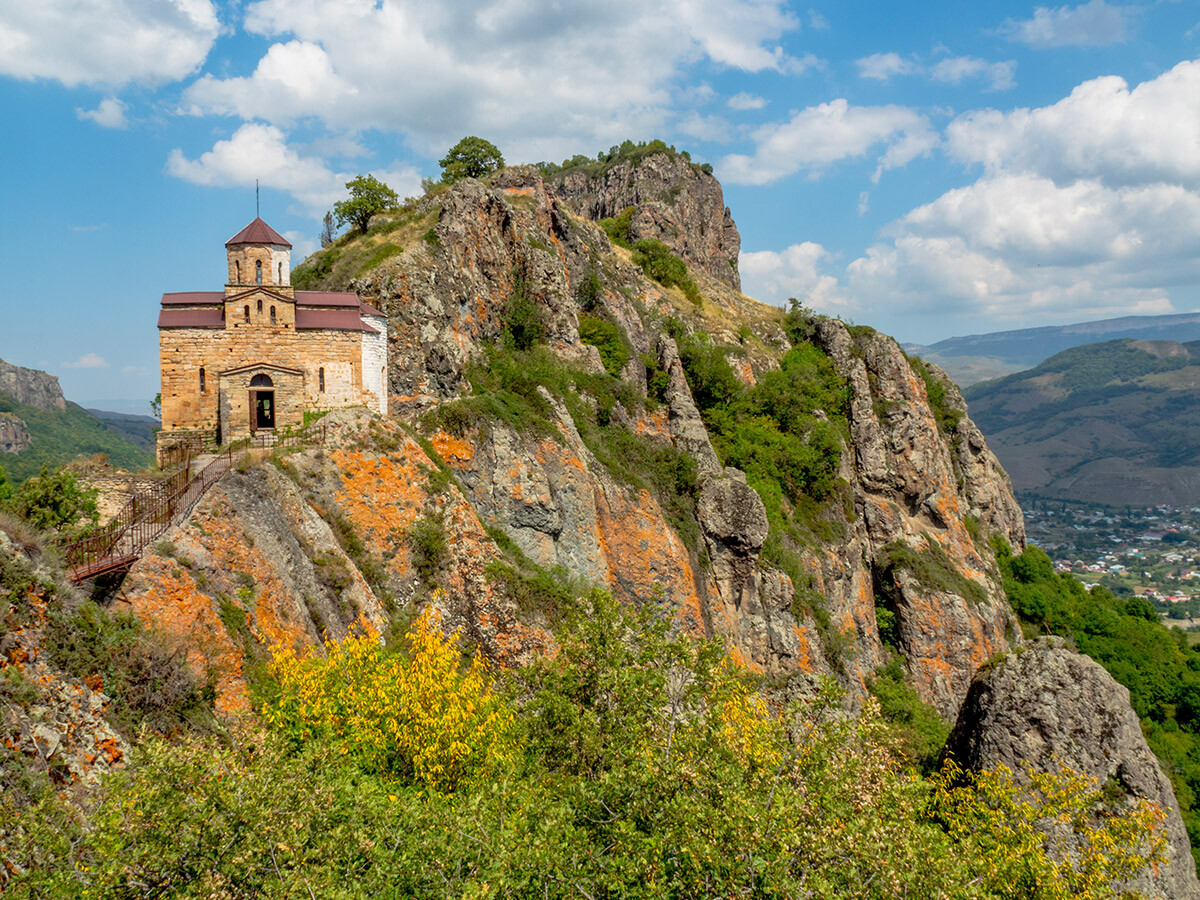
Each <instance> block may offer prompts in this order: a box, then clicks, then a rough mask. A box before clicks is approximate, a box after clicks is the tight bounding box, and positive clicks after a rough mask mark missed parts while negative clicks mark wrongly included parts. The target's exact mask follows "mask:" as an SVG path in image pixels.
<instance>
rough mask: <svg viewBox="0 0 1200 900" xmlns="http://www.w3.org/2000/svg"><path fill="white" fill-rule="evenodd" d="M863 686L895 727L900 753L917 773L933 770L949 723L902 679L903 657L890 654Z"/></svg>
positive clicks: (947, 731)
mask: <svg viewBox="0 0 1200 900" xmlns="http://www.w3.org/2000/svg"><path fill="white" fill-rule="evenodd" d="M881 630H882V627H881ZM867 687H868V688H869V689H870V691H871V693H872V694H873V695H874V696H875V698H876V699H877V700H878V701H879V712H880V715H881V716H883V719H884V721H886V722H889V723H891V725H892V726H893V728H894V729H895V733H896V739H897V749H898V750H899V752H900V754H901V755H902V756H903V757H904V758H905V759H906V760H908V761H909V762H910V763H911V764H912V765H914V766H916V767H917V768H918V769H919V770H920V771H921V772H924V773H929V772H931V771H933V769H934V766H935V765H936V763H937V761H938V757H939V756H940V754H941V752H942V747H943V746H945V743H946V738H948V737H949V736H950V726H949V725H947V724H946V722H945V720H944V719H942V717H941V716H940V715H938V711H937V710H936V709H934V708H933V707H932V706H930V705H929V704H928V703H925V702H924V701H923V700H921V698H920V696H919V695H918V694H917V691H916V689H915V688H914V687H913V686H912V685H910V684H909V683H908V682H907V681H906V680H905V678H904V661H903V659H902V658H901V657H900V656H899V655H893V656H892V658H891V659H890V660H888V662H887V664H886V665H883V666H880V667H879V669H878V670H876V672H875V674H874V675H873V676H872V677H870V678H868V679H867Z"/></svg>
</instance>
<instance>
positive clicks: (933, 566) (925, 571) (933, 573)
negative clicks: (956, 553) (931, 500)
mask: <svg viewBox="0 0 1200 900" xmlns="http://www.w3.org/2000/svg"><path fill="white" fill-rule="evenodd" d="M879 564H880V565H881V566H883V568H885V569H889V568H890V569H893V570H895V571H898V572H908V573H909V574H910V575H911V576H912V577H913V578H914V579H915V580H916V582H917V584H919V585H921V586H922V587H924V588H927V589H929V590H933V591H943V592H945V593H947V594H956V595H957V596H959V597H962V598H963V599H964V600H969V601H971V602H972V603H986V602H987V590H986V588H984V586H983V585H982V584H980V583H979V582H978V581H975V580H973V579H971V578H968V577H967V576H966V575H964V574H963V573H962V572H960V571H959V570H958V567H957V566H955V565H954V562H953V560H951V559H950V557H949V556H948V555H947V554H946V551H945V549H943V547H942V545H941V544H939V543H938V542H937V541H935V540H933V539H932V538H929V537H927V538H925V546H924V547H922V548H921V549H920V550H914V549H913V548H912V547H910V546H909V545H908V544H906V543H904V541H900V540H896V541H892V542H891V543H890V544H888V545H887V546H886V547H884V548H883V552H882V553H881V554H880V555H879Z"/></svg>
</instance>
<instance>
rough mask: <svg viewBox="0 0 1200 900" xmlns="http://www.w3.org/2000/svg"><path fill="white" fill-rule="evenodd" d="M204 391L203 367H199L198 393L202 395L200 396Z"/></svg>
mask: <svg viewBox="0 0 1200 900" xmlns="http://www.w3.org/2000/svg"><path fill="white" fill-rule="evenodd" d="M204 390H205V382H204V366H201V367H200V393H202V394H203V393H204Z"/></svg>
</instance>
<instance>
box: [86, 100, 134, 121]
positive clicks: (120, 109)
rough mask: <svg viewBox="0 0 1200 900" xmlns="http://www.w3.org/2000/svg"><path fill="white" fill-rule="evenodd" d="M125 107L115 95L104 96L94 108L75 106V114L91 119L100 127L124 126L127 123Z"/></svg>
mask: <svg viewBox="0 0 1200 900" xmlns="http://www.w3.org/2000/svg"><path fill="white" fill-rule="evenodd" d="M125 109H126V106H125V104H124V103H122V102H121V101H120V100H118V99H117V98H116V97H105V98H104V99H103V100H101V101H100V105H99V106H97V107H96V108H95V109H81V108H80V107H78V106H77V107H75V115H76V116H78V117H79V118H80V119H91V120H92V121H93V122H95V123H96V124H97V125H99V126H100V127H101V128H125V127H127V126H128V125H129V120H128V119H126V118H125Z"/></svg>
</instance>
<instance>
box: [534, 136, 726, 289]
mask: <svg viewBox="0 0 1200 900" xmlns="http://www.w3.org/2000/svg"><path fill="white" fill-rule="evenodd" d="M551 189H552V190H553V192H554V193H555V194H557V195H558V196H559V197H561V198H563V199H564V200H566V202H567V205H568V206H569V207H570V208H571V209H572V210H573V211H575V212H577V213H580V214H581V215H584V216H587V218H589V219H592V220H593V221H595V220H598V219H607V218H611V217H613V216H617V215H620V214H621V212H622V211H623V210H625V209H627V208H628V207H631V206H632V207H633V208H634V212H633V217H632V219H631V220H630V223H629V234H630V237H632V238H633V239H634V240H640V239H641V238H654V239H656V240H660V241H662V242H663V243H664V244H666V245H667V246H669V247H671V248H672V249H673V250H675V252H676V253H678V254H679V256H680V258H682V259H683V261H684V262H686V263H687V264H688V265H689V266H696V267H698V268H700V269H701V270H703V271H704V272H707V273H708V274H709V275H711V276H712V277H713V278H715V279H717V280H718V281H722V282H724V283H725V284H727V285H729V286H730V287H732V288H734V289H735V290H741V287H742V279H741V275H740V274H739V273H738V254H739V252H740V251H741V246H742V237H741V235H740V234H738V230H737V225H735V224H734V221H733V216H732V215H731V214H730V212H729V207H727V206H726V205H725V195H724V193H723V192H722V190H721V183H720V182H719V181H717V179H715V178H714V177H713V176H712V175H711V174H709V173H707V172H705V171H703V170H702V169H701V168H700V167H699V166H697V165H695V164H693V163H692V162H690V161H689V160H687V159H685V158H684V157H683V156H681V155H676V154H672V153H667V152H662V153H654V154H651V155H649V156H647V157H645V158H644V159H640V160H637V161H633V160H620V161H614V162H612V163H608V164H606V165H600V164H594V165H588V166H578V167H574V168H569V169H566V170H565V171H562V172H560V173H558V174H556V175H554V176H552V177H551Z"/></svg>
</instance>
